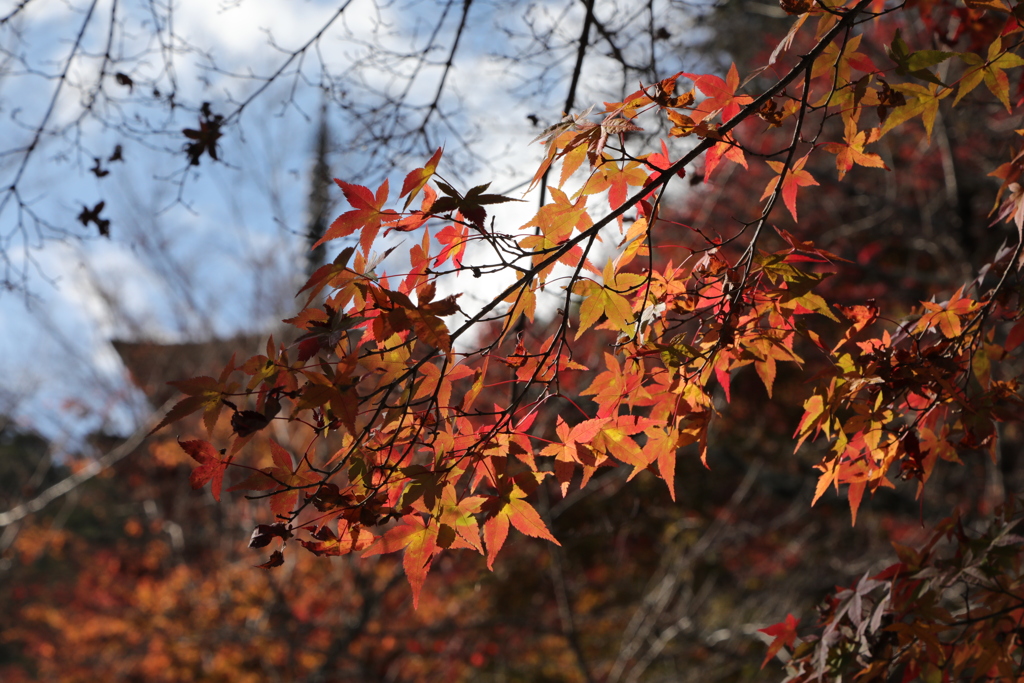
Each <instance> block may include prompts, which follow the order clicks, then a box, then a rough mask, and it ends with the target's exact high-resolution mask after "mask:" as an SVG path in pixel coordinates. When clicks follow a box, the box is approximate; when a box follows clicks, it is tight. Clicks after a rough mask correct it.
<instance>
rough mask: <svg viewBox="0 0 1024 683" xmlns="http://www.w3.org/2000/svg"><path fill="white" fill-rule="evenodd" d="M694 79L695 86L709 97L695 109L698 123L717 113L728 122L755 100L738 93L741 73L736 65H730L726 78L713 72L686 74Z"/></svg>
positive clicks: (695, 118) (723, 121)
mask: <svg viewBox="0 0 1024 683" xmlns="http://www.w3.org/2000/svg"><path fill="white" fill-rule="evenodd" d="M684 75H685V76H686V77H687V78H690V79H692V80H693V84H694V86H695V87H696V88H697V90H700V91H701V92H702V93H704V94H705V95H706V96H707V97H706V98H705V99H704V100H703V101H702V102H701V103H700V104H698V105H697V107H696V108H695V109H694V110H693V113H694V120H695V121H697V122H698V123H699V122H701V121H703V120H704V119H707V118H711V117H712V116H714V115H715V114H717V113H721V115H722V123H725V122H727V121H728V120H729V119H731V118H732V117H734V116H736V114H738V113H739V112H740V108H741V107H744V106H746V105H748V104H750V103H751V102H753V101H754V98H752V97H750V96H749V95H737V94H736V91H737V90H738V89H739V87H740V75H739V72H738V71H737V70H736V65H735V64H732V65H731V66H730V67H729V73H728V74H726V77H725V80H722V79H721V78H720V77H718V76H714V75H711V74H707V75H702V76H695V75H693V74H684Z"/></svg>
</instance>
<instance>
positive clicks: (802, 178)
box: [761, 152, 818, 221]
mask: <svg viewBox="0 0 1024 683" xmlns="http://www.w3.org/2000/svg"><path fill="white" fill-rule="evenodd" d="M808 156H810V152H808V153H807V154H805V155H804V156H802V157H800V159H798V160H797V161H796V162H795V163H794V164H793V167H792V168H790V169H788V170H787V169H786V168H785V164H784V163H783V162H781V161H769V162H767V163H768V165H769V166H771V167H772V170H774V171H775V172H776V173H778V174H779V175H777V176H776V177H774V178H772V179H771V181H770V182H769V183H768V186H767V187H766V188H765V189H764V193H763V194H762V195H761V201H764V200H765V199H767V198H768V197H769V196H770V195H771V194H772V193H773V192H775V188H776V187H778V184H779V178H781V177H782V174H783V173H784V172H785V176H786V177H785V179H784V180H783V181H782V200H783V201H784V202H785V203H786V208H787V209H789V213H790V214H791V215H792V216H793V220H794V221H796V220H797V217H796V192H797V190H798V189H799V188H801V187H808V186H811V185H817V184H818V181H817V180H815V179H814V176H812V175H811V174H810V172H809V171H805V170H804V164H806V163H807V157H808Z"/></svg>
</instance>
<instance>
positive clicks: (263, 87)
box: [224, 0, 352, 123]
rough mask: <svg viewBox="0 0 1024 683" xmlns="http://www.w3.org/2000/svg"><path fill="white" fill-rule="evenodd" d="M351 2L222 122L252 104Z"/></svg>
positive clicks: (293, 53)
mask: <svg viewBox="0 0 1024 683" xmlns="http://www.w3.org/2000/svg"><path fill="white" fill-rule="evenodd" d="M351 4H352V0H345V2H344V3H343V4H342V6H341V7H339V8H338V11H337V12H335V13H334V14H333V15H332V16H331V18H330V19H328V20H327V23H325V24H324V25H323V26H321V27H320V30H319V31H317V32H316V33H315V34H313V37H312V38H310V39H309V40H307V41H306V43H305V44H304V45H303V46H302V47H300V48H299V49H297V50H295V51H293V52H292V53H291V54H290V55H289V56H288V59H286V60H284V62H283V63H282V64H281V66H279V67H278V68H277V71H275V72H274V73H272V74H270V75H269V76H267V77H266V78H265V79H263V85H261V86H260V87H258V88H256V90H255V91H254V92H253V93H251V94H250V95H249V96H248V97H247V98H245V99H244V100H242V102H241V103H240V104H239V105H238V106H237V107H236V108H235V110H234V111H233V112H231V113H230V114H228V115H227V116H225V117H224V123H228V122H230V121H232V120H233V119H236V118H238V117H239V116H241V115H242V111H243V110H244V109H245V108H246V107H248V106H249V105H250V104H252V102H253V100H255V99H256V98H257V97H259V96H260V95H262V94H263V91H265V90H266V89H267V88H269V87H270V84H271V83H273V82H274V81H276V80H277V78H278V77H279V76H280V75H281V74H283V73H284V71H285V69H287V68H288V65H290V64H291V63H292V62H294V61H295V60H296V59H297V58H299V57H300V56H301V55H304V54H306V51H307V50H308V49H309V48H310V47H311V46H312V45H314V44H315V43H316V42H317V41H318V40H320V38H321V36H323V34H324V33H326V32H327V29H329V28H330V27H331V25H332V24H334V22H335V21H337V20H338V18H339V17H340V16H341V15H342V14H343V13H344V12H345V10H346V9H348V6H349V5H351Z"/></svg>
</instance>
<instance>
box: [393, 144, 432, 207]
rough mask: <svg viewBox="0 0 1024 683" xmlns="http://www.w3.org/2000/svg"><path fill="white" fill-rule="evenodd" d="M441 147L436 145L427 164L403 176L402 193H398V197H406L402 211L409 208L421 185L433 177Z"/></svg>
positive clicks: (421, 187)
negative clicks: (435, 149)
mask: <svg viewBox="0 0 1024 683" xmlns="http://www.w3.org/2000/svg"><path fill="white" fill-rule="evenodd" d="M441 151H442V148H441V147H438V148H437V151H436V152H434V155H433V156H432V157H430V160H429V161H427V165H426V166H424V167H423V168H417V169H416V170H415V171H413V172H412V173H410V174H409V175H407V176H406V177H405V182H403V183H402V194H400V195H398V196H399V198H402V197H405V196H406V195H408V197H406V200H405V206H404V207H403V209H402V210H403V211H404V210H406V209H408V208H409V204H411V203H412V201H413V200H414V199H415V198H416V195H417V194H419V192H420V190H422V189H423V186H424V185H426V184H427V181H428V180H430V179H431V177H433V175H434V173H435V172H436V171H437V164H438V162H440V161H441Z"/></svg>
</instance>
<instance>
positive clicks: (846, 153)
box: [815, 118, 889, 184]
mask: <svg viewBox="0 0 1024 683" xmlns="http://www.w3.org/2000/svg"><path fill="white" fill-rule="evenodd" d="M879 137H881V134H880V131H879V129H878V128H872V129H871V130H870V131H866V130H862V131H858V130H857V122H856V121H854V120H853V119H852V118H849V119H847V120H846V134H845V136H844V140H845V142H829V143H826V144H824V145H822V147H823V148H824V150H825V151H826V152H829V153H830V154H835V155H836V168H837V169H838V170H839V179H840V180H842V179H843V176H844V175H846V172H847V171H849V170H850V169H851V168H853V165H854V164H859V165H861V166H870V167H872V168H884V169H885V170H887V171H888V170H889V167H888V166H886V165H885V162H884V161H882V157H880V156H878V155H877V154H868V153H866V152H865V151H864V146H865V145H868V144H870V143H872V142H874V141H875V140H877V139H878V138H879ZM815 184H817V183H815Z"/></svg>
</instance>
